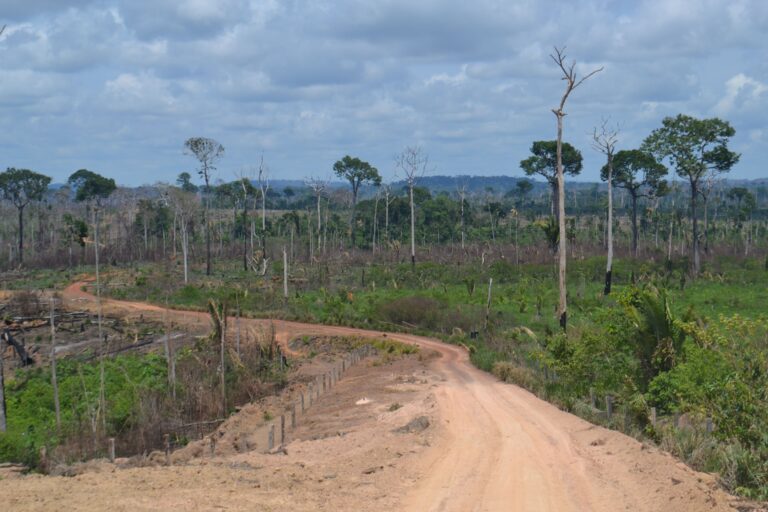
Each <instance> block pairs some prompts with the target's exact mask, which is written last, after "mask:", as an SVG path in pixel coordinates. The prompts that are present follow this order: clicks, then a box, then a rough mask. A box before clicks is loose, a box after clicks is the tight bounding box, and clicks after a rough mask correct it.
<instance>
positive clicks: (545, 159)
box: [518, 140, 582, 219]
mask: <svg viewBox="0 0 768 512" xmlns="http://www.w3.org/2000/svg"><path fill="white" fill-rule="evenodd" d="M558 147H561V153H560V155H561V161H562V165H563V172H564V173H565V174H567V175H569V176H577V175H578V174H579V173H581V169H582V164H581V161H582V158H581V152H580V151H579V150H578V149H576V148H574V147H573V146H571V145H570V144H568V143H567V142H563V143H562V144H561V145H560V146H558V143H557V141H556V140H538V141H536V142H534V143H533V144H531V153H532V155H531V156H530V157H528V158H526V159H525V160H523V161H521V162H520V168H522V169H523V171H524V172H525V174H526V175H527V176H533V175H536V174H538V175H539V176H541V177H542V178H544V179H545V180H546V181H547V183H549V186H550V189H551V191H552V217H554V218H555V219H557V216H558V209H557V197H558V186H559V185H558V179H557V158H558V157H557V155H558ZM518 183H520V182H518ZM526 183H527V182H526Z"/></svg>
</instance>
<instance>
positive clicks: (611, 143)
mask: <svg viewBox="0 0 768 512" xmlns="http://www.w3.org/2000/svg"><path fill="white" fill-rule="evenodd" d="M618 139H619V128H618V126H616V127H610V126H608V122H607V120H606V121H603V124H602V126H601V127H600V129H599V130H598V129H597V128H595V129H594V131H593V132H592V147H593V148H594V149H595V150H596V151H599V152H600V153H602V154H603V155H605V158H606V163H605V166H604V167H603V169H604V170H605V172H604V173H603V174H601V178H602V179H603V180H605V181H606V182H607V183H608V248H607V252H608V255H607V259H606V264H605V288H604V289H603V294H604V295H608V294H610V293H611V276H612V272H613V157H614V153H615V152H616V143H617V142H618Z"/></svg>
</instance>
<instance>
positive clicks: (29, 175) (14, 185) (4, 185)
mask: <svg viewBox="0 0 768 512" xmlns="http://www.w3.org/2000/svg"><path fill="white" fill-rule="evenodd" d="M50 183H51V178H49V177H48V176H44V175H42V174H39V173H36V172H34V171H30V170H29V169H14V168H13V167H10V168H8V170H6V171H5V172H4V173H0V192H2V193H3V197H4V198H5V199H7V200H8V201H10V202H11V203H13V205H14V206H15V207H16V209H17V210H18V212H19V263H20V264H21V263H23V262H24V208H26V207H27V205H28V204H29V203H31V202H32V201H40V200H42V199H43V196H44V195H45V192H46V191H47V190H48V185H49V184H50Z"/></svg>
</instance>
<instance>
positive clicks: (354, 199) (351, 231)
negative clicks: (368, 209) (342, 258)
mask: <svg viewBox="0 0 768 512" xmlns="http://www.w3.org/2000/svg"><path fill="white" fill-rule="evenodd" d="M356 214H357V189H356V188H354V187H353V188H352V211H351V212H350V213H349V246H350V247H351V248H352V249H354V248H355V217H356Z"/></svg>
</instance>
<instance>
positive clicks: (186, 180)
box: [176, 172, 197, 192]
mask: <svg viewBox="0 0 768 512" xmlns="http://www.w3.org/2000/svg"><path fill="white" fill-rule="evenodd" d="M176 184H177V185H178V186H179V188H180V189H181V190H183V191H184V192H197V185H195V184H194V183H192V176H191V175H190V174H189V173H188V172H182V173H181V174H179V177H178V178H176Z"/></svg>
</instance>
